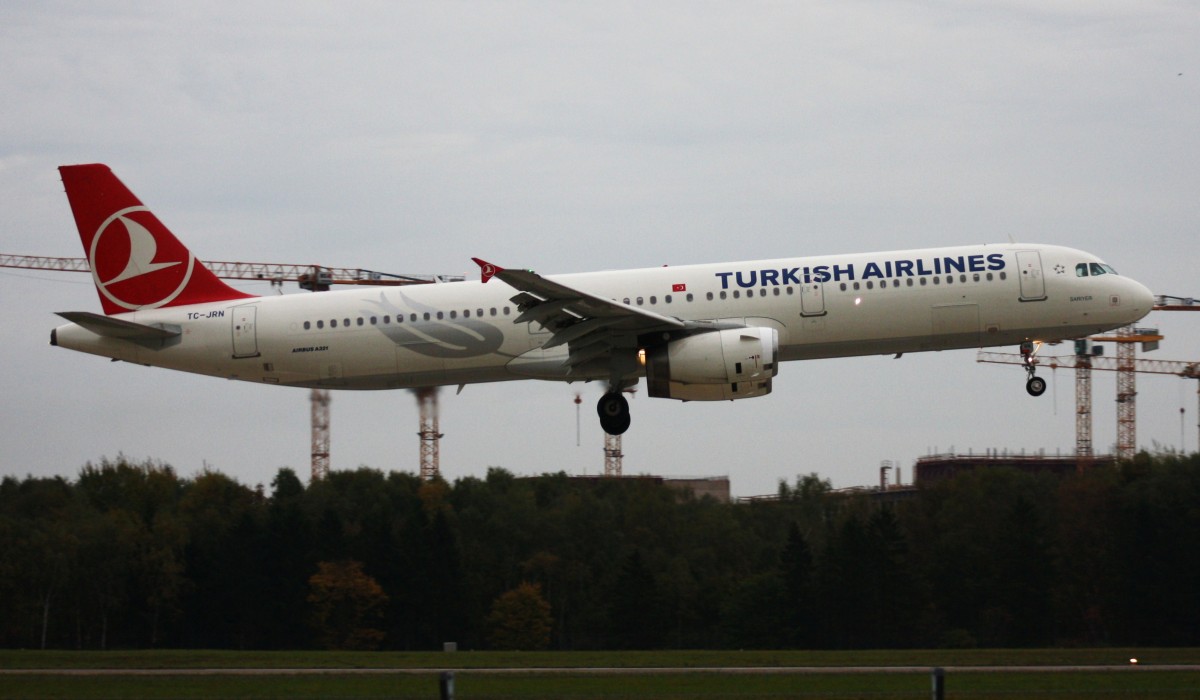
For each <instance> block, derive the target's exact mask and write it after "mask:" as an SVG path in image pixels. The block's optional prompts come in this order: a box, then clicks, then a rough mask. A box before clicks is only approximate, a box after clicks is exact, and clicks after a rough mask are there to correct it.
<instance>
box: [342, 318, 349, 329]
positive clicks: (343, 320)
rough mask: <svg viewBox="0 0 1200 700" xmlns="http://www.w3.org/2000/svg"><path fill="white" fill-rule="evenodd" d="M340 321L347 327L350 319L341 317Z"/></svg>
mask: <svg viewBox="0 0 1200 700" xmlns="http://www.w3.org/2000/svg"><path fill="white" fill-rule="evenodd" d="M342 323H344V324H346V327H347V328H349V327H350V319H348V318H344V319H342Z"/></svg>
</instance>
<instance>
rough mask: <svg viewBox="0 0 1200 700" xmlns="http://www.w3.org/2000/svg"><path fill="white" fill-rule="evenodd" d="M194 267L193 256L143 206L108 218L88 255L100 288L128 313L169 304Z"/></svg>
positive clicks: (190, 275)
mask: <svg viewBox="0 0 1200 700" xmlns="http://www.w3.org/2000/svg"><path fill="white" fill-rule="evenodd" d="M195 262H196V261H195V258H193V257H192V254H191V252H190V251H189V250H188V249H187V248H185V247H183V245H182V244H181V243H179V241H177V240H176V239H175V237H174V236H172V235H171V234H170V232H169V231H167V229H166V227H165V226H163V225H162V224H161V223H160V222H159V220H158V219H157V218H156V217H155V216H154V214H153V213H151V212H150V210H149V209H147V208H146V207H142V206H138V207H129V208H126V209H122V210H121V211H118V212H116V213H115V214H113V215H112V216H110V217H108V218H107V219H105V220H104V223H102V224H100V227H99V228H98V229H97V230H96V235H95V236H93V237H92V245H91V249H90V250H89V251H88V263H89V264H90V265H91V268H92V278H93V279H94V280H95V281H96V288H97V289H99V290H100V293H101V294H103V295H104V297H105V298H106V299H108V300H109V301H111V302H112V303H114V304H116V305H117V306H120V307H121V308H123V309H129V310H130V311H133V310H136V309H146V308H150V309H153V308H157V307H160V306H164V305H166V304H169V303H171V302H172V301H173V300H174V299H175V298H176V297H178V296H179V294H180V293H181V292H183V290H184V288H186V287H187V284H188V281H189V280H190V279H191V277H192V270H193V269H194V268H195Z"/></svg>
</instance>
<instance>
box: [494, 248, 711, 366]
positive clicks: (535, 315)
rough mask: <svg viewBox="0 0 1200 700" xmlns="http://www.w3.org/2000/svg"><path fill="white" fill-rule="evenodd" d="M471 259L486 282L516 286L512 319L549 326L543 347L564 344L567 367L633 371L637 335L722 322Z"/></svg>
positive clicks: (707, 327)
mask: <svg viewBox="0 0 1200 700" xmlns="http://www.w3.org/2000/svg"><path fill="white" fill-rule="evenodd" d="M471 259H472V260H474V261H475V263H476V264H477V265H479V268H480V270H481V271H482V277H483V282H484V283H487V281H488V280H490V279H492V278H493V277H495V278H497V279H499V280H500V281H502V282H505V283H507V284H508V285H509V286H511V287H512V288H514V289H516V290H517V291H518V293H517V295H516V296H514V297H512V302H513V303H514V304H516V305H517V309H518V310H519V311H520V313H519V314H518V315H517V317H516V319H515V320H514V321H513V322H514V323H526V322H531V323H532V322H536V323H538V324H539V325H541V326H542V327H543V328H545V329H546V330H548V331H550V333H551V335H550V339H549V340H547V341H546V343H545V344H544V345H543V346H542V347H543V348H553V347H557V346H559V345H563V344H566V345H567V347H568V350H569V358H568V360H567V364H568V366H569V367H570V368H571V369H575V368H577V367H579V366H580V365H583V364H585V363H590V362H599V361H606V362H608V363H609V364H610V365H612V366H615V367H619V368H620V370H621V371H618V372H616V373H617V374H620V375H622V376H623V375H626V374H628V369H632V370H633V371H636V365H635V366H634V367H632V368H629V367H628V366H627V365H626V364H625V363H627V362H629V361H634V362H635V361H636V354H637V347H638V343H637V338H638V336H639V335H642V334H645V333H655V332H665V333H672V334H675V333H684V334H686V333H688V332H697V331H708V330H715V329H717V328H718V327H724V326H725V324H716V323H705V322H702V321H684V320H683V319H680V318H676V317H674V316H664V315H663V314H659V313H655V312H653V311H649V310H647V309H643V308H641V307H637V306H630V305H628V304H622V303H620V302H617V301H616V300H614V299H606V298H604V297H599V296H596V295H594V294H590V293H588V292H585V291H583V290H581V289H576V288H575V287H571V286H568V285H565V284H562V283H560V282H555V281H554V280H551V279H548V278H546V277H542V276H541V275H539V274H537V273H536V272H533V271H532V270H509V269H505V268H502V267H500V266H498V265H494V264H492V263H489V262H486V261H484V260H480V259H479V258H471ZM614 360H616V363H615V365H614ZM621 360H624V362H622V361H621Z"/></svg>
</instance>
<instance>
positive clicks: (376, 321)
mask: <svg viewBox="0 0 1200 700" xmlns="http://www.w3.org/2000/svg"><path fill="white" fill-rule="evenodd" d="M458 315H459V314H458V310H457V309H455V310H454V311H449V312H446V311H436V312H431V311H426V312H424V313H420V314H409V315H408V321H409V322H410V323H416V322H417V321H432V320H435V319H436V320H438V321H441V320H443V319H445V318H447V317H449V318H458ZM472 315H474V316H476V317H478V318H483V317H484V315H485V314H484V311H483V309H475V311H474V312H472V311H471V310H470V309H463V311H462V317H463V318H471V317H472ZM486 315H488V316H511V315H512V308H511V307H508V306H504V307H501V308H500V309H497V308H496V307H494V306H493V307H492V308H490V309H488V311H487V314H486ZM404 321H405V318H404V314H396V323H404ZM391 322H392V317H391V315H389V314H385V315H383V316H359V317H358V318H355V319H353V320H352V319H349V318H343V319H340V320H339V319H336V318H331V319H329V322H328V323H329V327H330V328H338V327H339V326H340V327H342V328H349V327H350V326H352V325H358V326H365V325H371V326H377V325H380V324H383V325H385V326H387V325H390V324H391ZM325 323H326V321H325V320H324V319H320V320H317V321H315V322H314V321H305V322H304V330H306V331H307V330H312V329H313V328H314V327H315V328H318V329H322V328H325Z"/></svg>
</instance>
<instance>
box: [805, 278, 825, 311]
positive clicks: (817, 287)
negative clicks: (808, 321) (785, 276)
mask: <svg viewBox="0 0 1200 700" xmlns="http://www.w3.org/2000/svg"><path fill="white" fill-rule="evenodd" d="M800 315H801V316H824V315H825V288H824V287H823V286H822V285H821V283H820V282H813V283H810V284H802V285H800Z"/></svg>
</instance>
